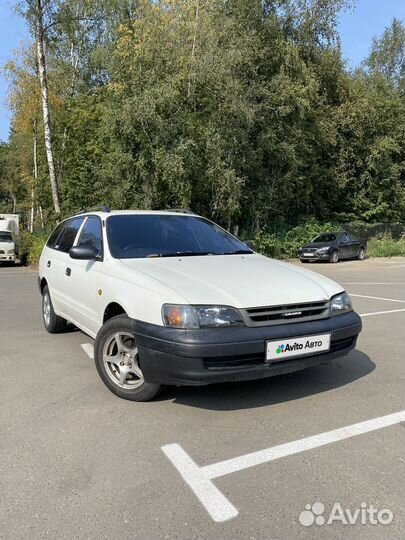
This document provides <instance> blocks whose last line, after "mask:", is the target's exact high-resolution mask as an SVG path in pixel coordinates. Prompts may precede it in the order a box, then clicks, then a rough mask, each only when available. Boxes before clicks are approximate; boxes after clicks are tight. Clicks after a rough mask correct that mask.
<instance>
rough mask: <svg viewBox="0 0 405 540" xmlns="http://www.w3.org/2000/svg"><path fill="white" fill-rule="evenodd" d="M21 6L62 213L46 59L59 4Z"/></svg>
mask: <svg viewBox="0 0 405 540" xmlns="http://www.w3.org/2000/svg"><path fill="white" fill-rule="evenodd" d="M21 7H22V12H23V14H24V15H25V17H26V19H27V20H28V23H29V26H30V28H31V31H32V34H33V36H34V39H35V48H36V55H37V67H38V82H39V86H40V90H41V104H42V117H43V127H44V144H45V151H46V159H47V163H48V171H49V181H50V185H51V192H52V201H53V207H54V210H55V213H56V214H60V212H61V206H60V197H59V186H58V180H57V177H56V168H55V156H54V147H53V137H52V124H51V111H50V104H49V89H48V73H47V59H46V32H47V30H48V29H49V28H50V27H51V26H52V24H53V20H52V18H53V17H54V16H55V13H56V7H57V6H56V2H52V0H25V2H24V4H23V5H21Z"/></svg>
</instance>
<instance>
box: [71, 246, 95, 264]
mask: <svg viewBox="0 0 405 540" xmlns="http://www.w3.org/2000/svg"><path fill="white" fill-rule="evenodd" d="M69 257H70V258H71V259H78V260H79V261H94V260H96V259H97V257H98V253H97V250H96V249H95V248H94V247H93V246H86V245H84V246H74V247H72V248H70V249H69Z"/></svg>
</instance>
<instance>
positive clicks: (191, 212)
mask: <svg viewBox="0 0 405 540" xmlns="http://www.w3.org/2000/svg"><path fill="white" fill-rule="evenodd" d="M165 212H178V213H179V214H194V213H195V212H193V211H192V210H190V208H166V210H165Z"/></svg>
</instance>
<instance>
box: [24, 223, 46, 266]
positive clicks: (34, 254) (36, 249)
mask: <svg viewBox="0 0 405 540" xmlns="http://www.w3.org/2000/svg"><path fill="white" fill-rule="evenodd" d="M47 238H48V235H47V234H45V233H38V234H31V233H28V232H26V231H23V232H22V233H21V234H20V238H19V257H20V260H21V263H22V264H30V265H33V266H37V265H38V262H39V258H40V256H41V253H42V249H43V247H44V245H45V242H46V240H47Z"/></svg>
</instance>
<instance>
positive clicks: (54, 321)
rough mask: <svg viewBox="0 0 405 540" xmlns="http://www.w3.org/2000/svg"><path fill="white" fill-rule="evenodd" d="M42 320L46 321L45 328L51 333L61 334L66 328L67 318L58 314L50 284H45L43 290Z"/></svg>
mask: <svg viewBox="0 0 405 540" xmlns="http://www.w3.org/2000/svg"><path fill="white" fill-rule="evenodd" d="M42 320H43V321H44V326H45V329H46V330H47V332H49V333H50V334H60V333H61V332H64V331H65V330H66V320H65V319H63V318H62V317H59V315H56V313H55V310H54V309H53V304H52V300H51V295H50V294H49V289H48V285H45V287H44V290H43V291H42Z"/></svg>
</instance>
